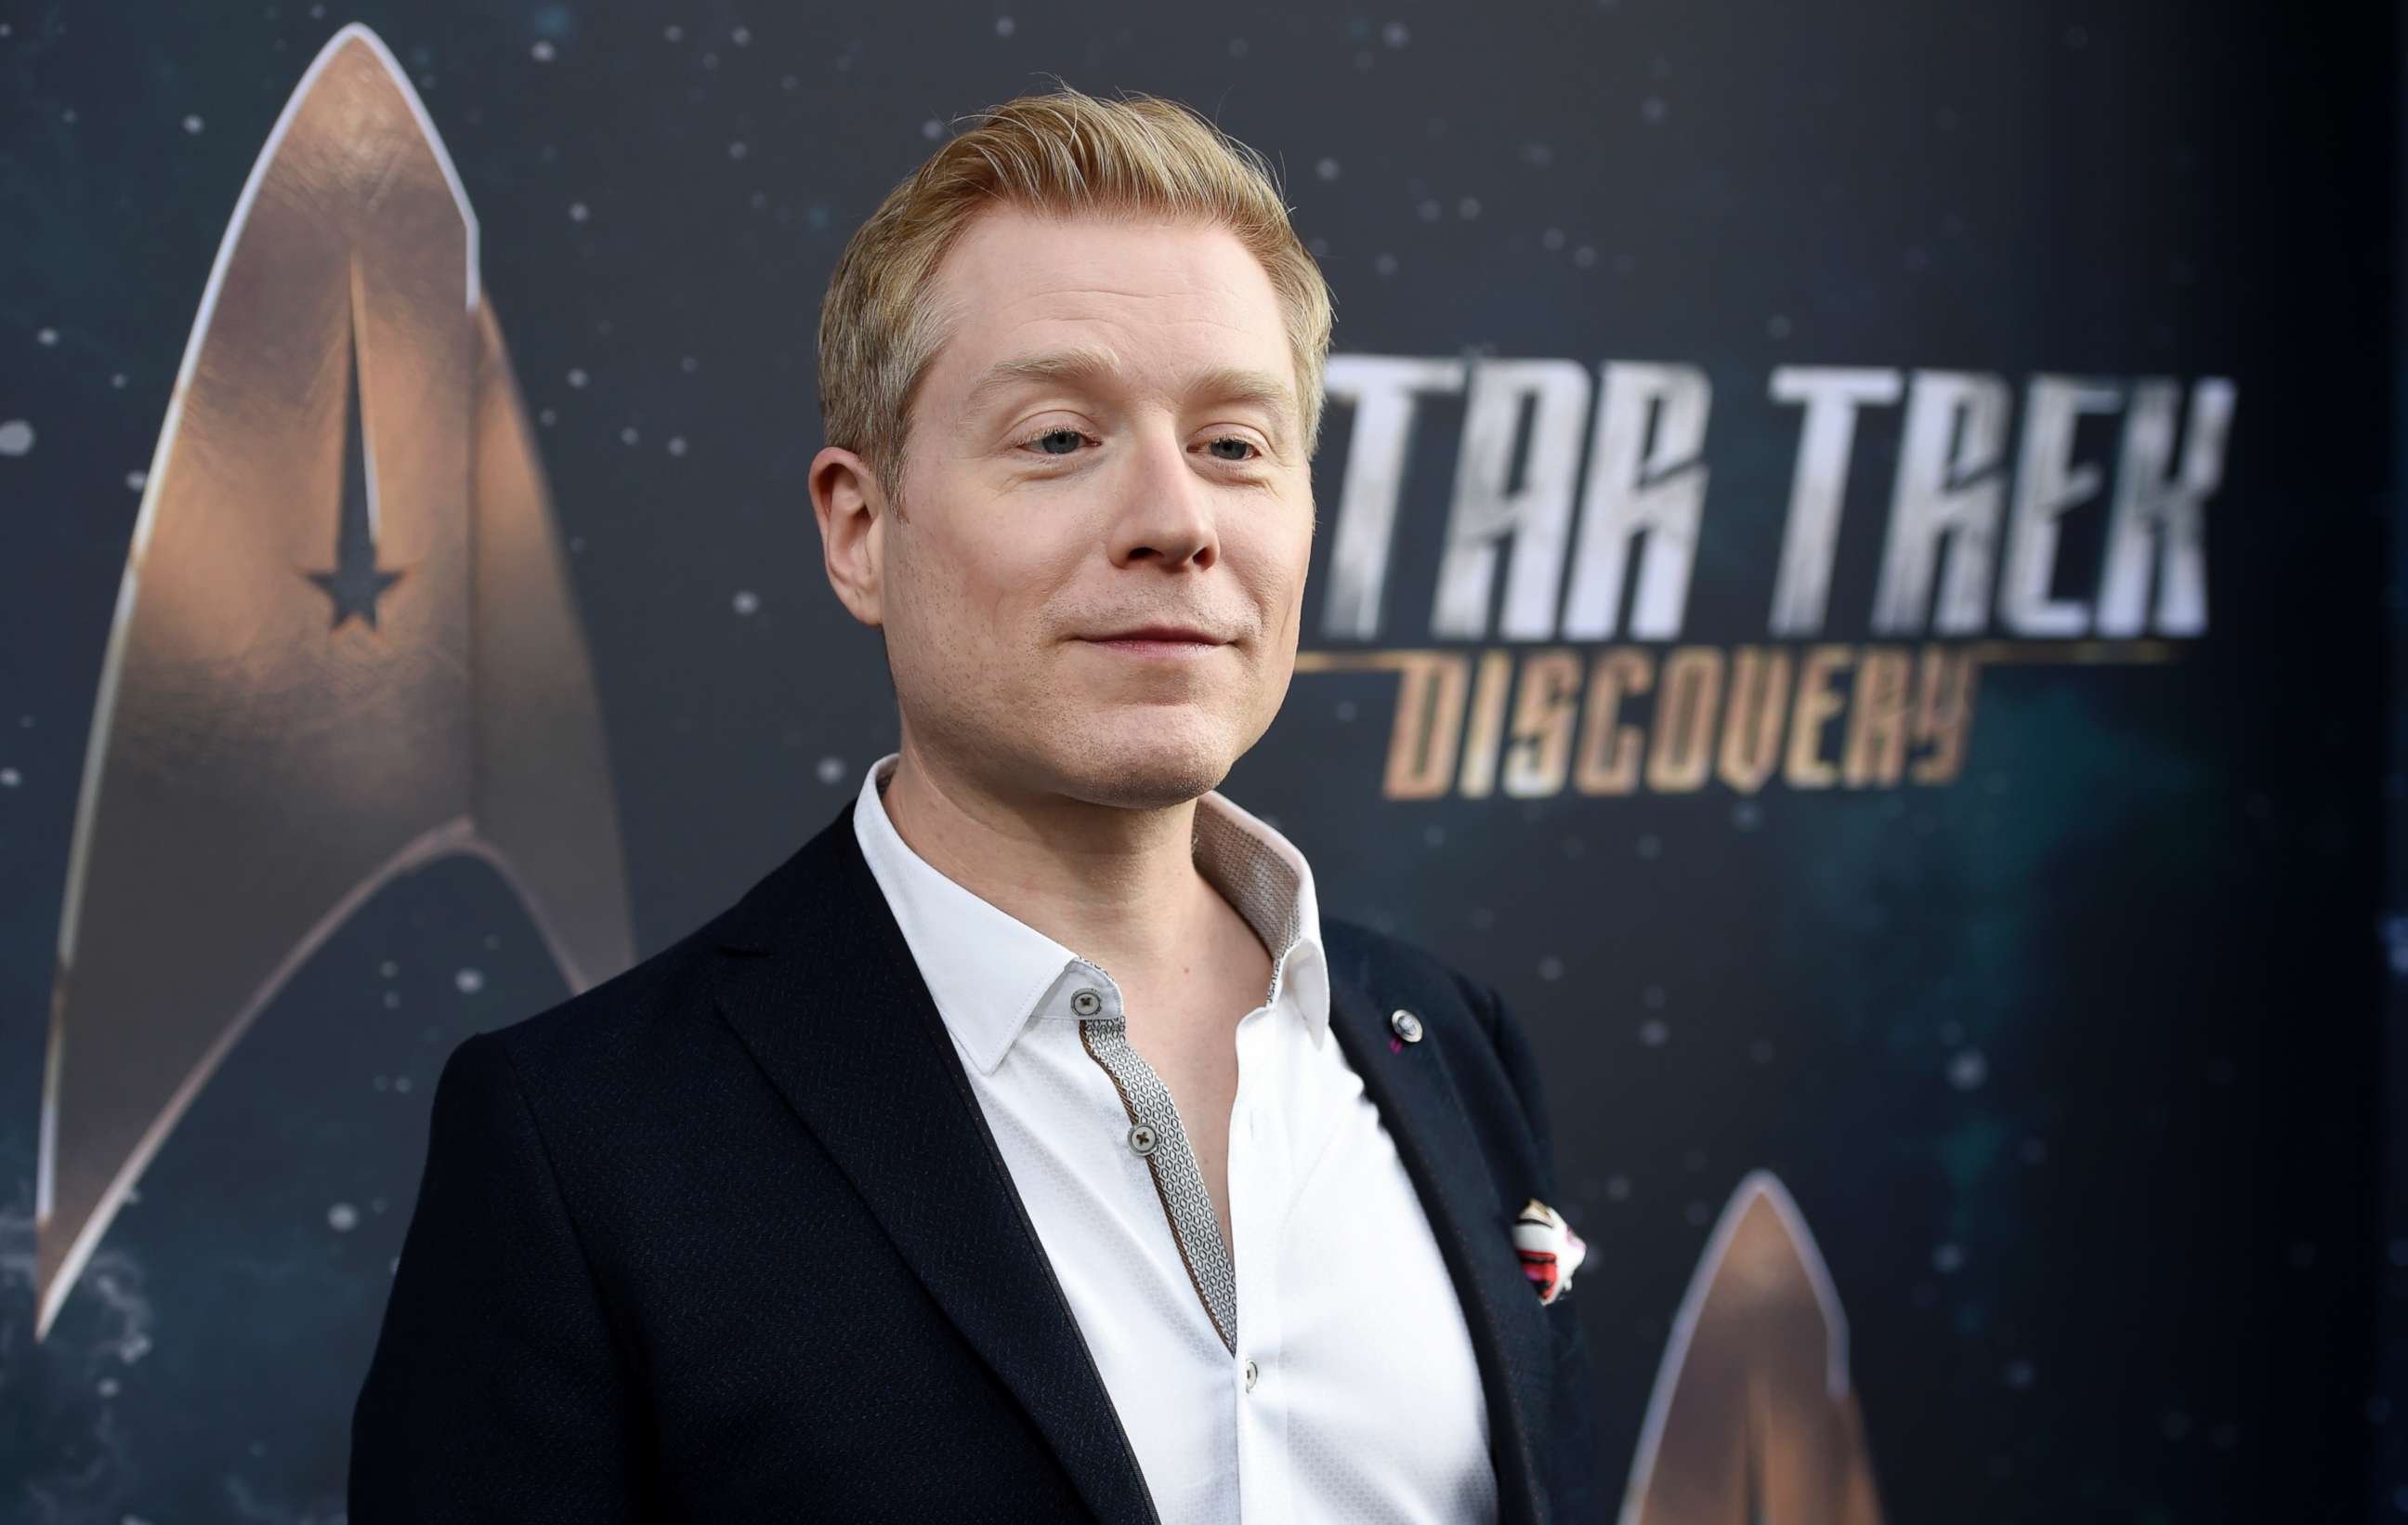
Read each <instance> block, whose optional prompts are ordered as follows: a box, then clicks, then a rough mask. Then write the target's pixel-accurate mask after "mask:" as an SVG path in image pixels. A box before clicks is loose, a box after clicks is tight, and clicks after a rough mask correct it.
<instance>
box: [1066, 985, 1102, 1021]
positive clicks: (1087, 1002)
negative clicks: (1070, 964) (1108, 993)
mask: <svg viewBox="0 0 2408 1525" xmlns="http://www.w3.org/2000/svg"><path fill="white" fill-rule="evenodd" d="M1103 1009H1104V998H1103V997H1101V996H1099V995H1097V994H1096V993H1095V992H1094V991H1093V990H1082V991H1080V992H1079V993H1078V994H1077V995H1074V996H1072V997H1071V998H1070V1010H1072V1011H1074V1012H1076V1013H1078V1014H1080V1015H1081V1016H1093V1015H1095V1014H1097V1012H1100V1011H1102V1010H1103Z"/></svg>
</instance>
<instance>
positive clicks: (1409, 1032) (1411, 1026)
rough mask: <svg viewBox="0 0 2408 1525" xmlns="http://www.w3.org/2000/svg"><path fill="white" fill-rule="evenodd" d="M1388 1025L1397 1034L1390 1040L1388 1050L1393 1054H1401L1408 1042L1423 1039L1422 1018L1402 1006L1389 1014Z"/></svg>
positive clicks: (1416, 1041)
mask: <svg viewBox="0 0 2408 1525" xmlns="http://www.w3.org/2000/svg"><path fill="white" fill-rule="evenodd" d="M1388 1026H1389V1027H1390V1028H1391V1029H1394V1030H1395V1032H1396V1034H1397V1035H1396V1036H1395V1037H1394V1038H1391V1039H1389V1040H1388V1052H1389V1053H1391V1054H1400V1053H1402V1052H1404V1047H1405V1045H1406V1044H1407V1043H1420V1042H1421V1041H1422V1019H1421V1018H1420V1017H1418V1016H1415V1015H1414V1014H1412V1013H1411V1012H1409V1011H1406V1010H1405V1009H1404V1008H1403V1007H1401V1006H1399V1007H1398V1008H1397V1009H1396V1010H1395V1011H1393V1012H1390V1013H1389V1014H1388Z"/></svg>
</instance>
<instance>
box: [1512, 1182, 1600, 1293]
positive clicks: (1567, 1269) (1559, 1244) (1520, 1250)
mask: <svg viewBox="0 0 2408 1525" xmlns="http://www.w3.org/2000/svg"><path fill="white" fill-rule="evenodd" d="M1513 1248H1514V1251H1515V1252H1516V1253H1517V1254H1519V1255H1520V1256H1521V1257H1522V1274H1523V1275H1525V1276H1527V1277H1528V1278H1530V1284H1531V1285H1532V1286H1533V1287H1536V1288H1538V1289H1539V1302H1540V1305H1541V1306H1542V1307H1543V1306H1544V1305H1546V1304H1548V1303H1551V1302H1555V1299H1557V1298H1559V1297H1561V1296H1563V1295H1564V1294H1565V1293H1566V1292H1569V1291H1570V1290H1571V1289H1572V1273H1573V1272H1575V1271H1578V1270H1579V1269H1580V1265H1581V1261H1583V1260H1584V1259H1587V1258H1588V1244H1587V1242H1586V1241H1584V1240H1583V1239H1582V1238H1581V1236H1580V1235H1578V1234H1576V1233H1574V1232H1572V1226H1571V1225H1570V1224H1569V1223H1566V1222H1565V1221H1564V1218H1563V1215H1562V1214H1560V1213H1558V1212H1556V1211H1555V1209H1554V1208H1552V1207H1549V1206H1548V1205H1547V1204H1546V1203H1545V1202H1542V1201H1539V1199H1538V1198H1536V1197H1533V1198H1531V1199H1530V1203H1529V1205H1528V1206H1527V1207H1525V1208H1523V1209H1522V1211H1521V1212H1519V1213H1517V1214H1515V1215H1514V1216H1513Z"/></svg>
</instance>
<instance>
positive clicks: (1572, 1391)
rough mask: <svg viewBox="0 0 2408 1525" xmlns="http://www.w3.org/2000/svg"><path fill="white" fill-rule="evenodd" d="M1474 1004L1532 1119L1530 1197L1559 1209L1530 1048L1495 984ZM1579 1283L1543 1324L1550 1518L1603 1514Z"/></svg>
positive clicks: (1592, 1247)
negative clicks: (1550, 1376)
mask: <svg viewBox="0 0 2408 1525" xmlns="http://www.w3.org/2000/svg"><path fill="white" fill-rule="evenodd" d="M1480 1010H1481V1015H1482V1019H1483V1021H1484V1023H1485V1024H1486V1025H1487V1026H1488V1028H1489V1033H1490V1037H1491V1038H1492V1040H1493V1041H1494V1042H1495V1043H1496V1046H1497V1059H1498V1063H1499V1064H1500V1065H1502V1066H1503V1067H1504V1070H1505V1075H1506V1078H1507V1079H1508V1080H1510V1081H1512V1085H1513V1092H1514V1095H1515V1096H1516V1097H1517V1098H1519V1099H1520V1101H1521V1103H1522V1114H1523V1115H1524V1117H1526V1118H1527V1120H1528V1122H1529V1125H1530V1138H1531V1140H1532V1142H1533V1144H1535V1146H1536V1148H1537V1152H1538V1160H1539V1185H1538V1189H1537V1190H1536V1191H1535V1192H1534V1193H1532V1195H1534V1196H1536V1197H1537V1198H1538V1199H1539V1200H1540V1201H1543V1202H1545V1203H1547V1204H1548V1205H1549V1206H1552V1207H1555V1209H1556V1210H1557V1211H1558V1212H1561V1211H1562V1210H1563V1208H1562V1199H1561V1198H1560V1197H1558V1196H1557V1195H1556V1179H1555V1136H1554V1129H1553V1127H1552V1126H1551V1124H1550V1123H1549V1121H1548V1117H1547V1102H1546V1094H1545V1087H1544V1086H1542V1085H1541V1082H1540V1079H1539V1061H1538V1057H1537V1056H1536V1055H1535V1054H1534V1053H1532V1052H1531V1049H1530V1041H1529V1038H1528V1036H1527V1034H1525V1033H1524V1032H1523V1030H1522V1025H1521V1023H1520V1022H1518V1021H1516V1020H1515V1019H1514V1016H1513V1014H1512V1011H1511V1010H1509V1009H1508V1008H1507V1006H1506V1004H1505V998H1504V997H1503V996H1502V995H1501V994H1499V993H1498V991H1497V990H1496V989H1495V988H1494V987H1493V986H1492V987H1488V988H1487V989H1486V992H1485V996H1484V1001H1483V1003H1482V1006H1481V1008H1480ZM1512 1205H1514V1206H1519V1205H1520V1204H1519V1203H1514V1204H1512ZM1566 1216H1570V1215H1566ZM1572 1227H1573V1228H1574V1229H1575V1230H1577V1229H1578V1228H1580V1225H1579V1224H1573V1225H1572ZM1582 1237H1583V1238H1584V1239H1586V1238H1588V1237H1589V1236H1588V1235H1586V1234H1583V1235H1582ZM1597 1252H1598V1245H1597V1244H1596V1242H1595V1241H1594V1240H1591V1242H1590V1244H1589V1254H1590V1256H1591V1257H1592V1258H1593V1257H1595V1256H1596V1254H1597ZM1588 1274H1589V1275H1590V1276H1592V1277H1595V1276H1596V1275H1597V1273H1596V1272H1595V1271H1590V1272H1589V1273H1588ZM1581 1285H1582V1283H1581V1279H1580V1275H1579V1274H1578V1273H1575V1275H1574V1277H1573V1287H1572V1290H1571V1291H1570V1293H1568V1294H1566V1296H1565V1299H1564V1301H1563V1302H1560V1303H1559V1304H1557V1305H1556V1306H1555V1307H1554V1308H1552V1309H1550V1310H1549V1311H1548V1315H1547V1323H1548V1328H1549V1329H1550V1331H1552V1332H1553V1335H1554V1348H1553V1354H1554V1357H1555V1389H1554V1402H1553V1405H1552V1412H1553V1417H1554V1428H1553V1440H1554V1446H1553V1460H1552V1463H1551V1481H1550V1487H1549V1491H1550V1492H1551V1494H1552V1496H1553V1499H1554V1503H1555V1510H1554V1518H1556V1519H1559V1520H1565V1521H1576V1520H1592V1519H1602V1518H1605V1516H1604V1515H1603V1514H1602V1513H1601V1512H1600V1509H1599V1505H1598V1499H1597V1470H1598V1468H1597V1412H1596V1401H1597V1400H1596V1394H1595V1391H1594V1390H1593V1388H1592V1387H1591V1380H1592V1379H1591V1375H1590V1372H1589V1357H1588V1339H1587V1336H1586V1335H1585V1334H1584V1332H1583V1331H1582V1328H1581V1317H1580V1312H1581V1309H1580V1289H1581Z"/></svg>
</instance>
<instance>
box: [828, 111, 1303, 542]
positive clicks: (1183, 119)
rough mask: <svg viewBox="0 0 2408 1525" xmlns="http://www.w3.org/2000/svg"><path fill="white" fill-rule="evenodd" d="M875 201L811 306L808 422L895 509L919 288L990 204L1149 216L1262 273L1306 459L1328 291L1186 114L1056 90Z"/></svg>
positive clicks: (926, 337) (1264, 170)
mask: <svg viewBox="0 0 2408 1525" xmlns="http://www.w3.org/2000/svg"><path fill="white" fill-rule="evenodd" d="M971 120H972V121H973V122H975V123H976V125H974V126H972V127H971V128H969V129H968V131H966V132H964V133H962V134H961V135H960V136H959V137H954V138H953V139H952V140H951V141H949V142H947V143H946V144H945V145H944V146H943V147H942V148H939V150H938V151H936V152H935V153H933V154H931V155H929V156H928V159H927V162H926V163H925V164H923V165H921V166H920V167H919V168H918V169H917V170H915V171H913V172H912V173H911V175H910V176H909V177H908V178H907V179H905V180H903V181H902V182H901V183H900V184H898V185H896V187H895V189H893V190H892V191H889V192H888V193H887V194H886V199H885V200H884V201H882V202H881V203H879V206H878V209H877V210H876V211H875V212H872V213H871V214H870V216H869V220H868V221H867V222H866V223H862V225H861V226H860V228H859V229H857V230H856V231H855V232H854V233H853V237H852V239H851V240H850V241H849V242H848V243H846V245H845V248H844V252H843V254H842V255H840V256H839V258H838V260H837V264H836V270H835V273H834V274H832V275H831V276H830V277H829V278H828V289H827V295H826V297H825V299H824V300H823V301H822V303H821V304H820V346H819V347H820V356H819V364H820V371H819V390H820V418H821V421H822V423H823V424H824V426H825V430H826V435H827V442H828V443H829V444H831V445H835V446H838V447H839V448H842V449H845V450H850V451H852V452H853V453H855V454H858V455H860V456H861V457H862V458H863V459H864V460H866V461H867V462H868V463H869V464H870V467H871V468H872V469H873V470H874V471H876V473H877V475H878V480H879V483H880V485H881V486H882V487H883V488H884V489H885V492H886V496H887V498H888V500H889V501H891V502H892V501H899V499H900V496H901V492H902V483H903V456H904V448H905V445H906V443H907V437H908V434H909V431H910V407H911V399H912V397H913V396H914V394H915V393H917V391H918V390H919V386H920V381H921V380H922V378H923V377H924V376H925V374H926V372H927V369H928V366H929V364H930V362H931V361H933V360H934V359H935V357H936V353H937V350H938V347H939V345H940V344H941V343H942V342H943V340H944V333H943V324H942V318H943V316H944V315H943V314H942V313H940V312H938V311H935V310H933V307H934V304H933V303H932V302H931V301H930V300H929V289H930V287H931V286H932V285H933V283H934V281H935V279H936V274H937V267H938V266H939V264H940V263H941V262H942V261H943V259H944V257H945V253H946V252H947V251H948V250H950V249H951V248H952V247H953V243H954V242H955V240H957V239H958V238H960V237H961V236H962V233H963V231H964V230H965V229H966V228H967V227H968V225H969V223H970V222H971V220H972V219H974V218H975V217H976V216H977V215H978V214H979V213H980V212H982V211H983V210H985V209H988V208H991V207H996V206H1011V207H1017V208H1024V209H1029V210H1033V211H1039V212H1045V213H1050V214H1054V215H1058V216H1065V217H1068V216H1075V215H1079V214H1082V213H1090V212H1093V213H1101V214H1105V215H1116V216H1159V217H1164V218H1168V219H1171V220H1174V221H1194V222H1198V223H1208V224H1213V225H1218V226H1221V227H1225V228H1226V229H1228V230H1229V231H1230V232H1231V233H1233V234H1235V235H1236V236H1237V237H1238V240H1239V241H1240V243H1242V244H1243V245H1244V246H1245V247H1246V249H1247V250H1248V251H1249V252H1251V253H1253V254H1254V257H1255V259H1257V260H1259V261H1260V262H1261V263H1262V266H1263V269H1264V272H1265V273H1266V274H1268V275H1269V277H1270V281H1271V286H1272V288H1273V289H1274V290H1275V291H1277V292H1278V294H1279V298H1280V307H1281V309H1282V313H1283V316H1284V318H1285V320H1286V325H1287V338H1288V348H1289V351H1290V353H1291V355H1292V356H1293V358H1294V360H1295V368H1296V379H1297V415H1298V423H1299V424H1301V425H1302V438H1303V440H1304V445H1305V453H1306V456H1307V458H1308V459H1309V458H1310V457H1311V455H1312V451H1313V449H1314V448H1315V447H1316V446H1317V445H1318V444H1319V442H1320V438H1321V412H1322V381H1321V377H1322V367H1323V365H1324V363H1325V362H1326V360H1327V358H1328V354H1329V329H1330V324H1331V323H1332V321H1333V314H1332V312H1331V309H1330V299H1329V286H1328V282H1327V281H1325V280H1323V279H1322V274H1321V267H1320V266H1317V265H1315V264H1314V263H1313V260H1312V255H1311V254H1310V253H1308V252H1306V251H1305V248H1304V245H1303V244H1302V243H1301V242H1299V241H1298V240H1297V236H1296V229H1295V228H1294V227H1293V226H1292V225H1290V223H1289V222H1288V217H1287V207H1286V204H1285V203H1284V201H1283V199H1282V192H1281V186H1280V182H1279V178H1278V176H1277V174H1276V173H1275V172H1274V171H1273V170H1272V168H1271V166H1270V165H1269V163H1268V162H1266V161H1265V160H1264V158H1263V156H1262V155H1261V154H1259V153H1257V152H1255V151H1254V150H1253V149H1251V148H1248V147H1247V146H1246V145H1244V144H1242V143H1240V142H1238V141H1237V140H1236V139H1235V138H1232V137H1229V136H1228V135H1227V134H1226V133H1224V132H1223V131H1222V130H1221V129H1220V128H1219V127H1217V126H1215V125H1214V124H1213V123H1211V122H1207V121H1206V120H1205V119H1204V118H1203V117H1201V116H1199V115H1197V113H1196V112H1195V111H1194V110H1192V109H1191V108H1187V107H1184V106H1182V105H1179V104H1178V103H1176V102H1173V101H1166V100H1161V99H1157V98H1156V97H1154V96H1151V95H1144V94H1125V95H1124V96H1123V97H1122V98H1121V99H1119V100H1101V99H1098V98H1097V97H1095V96H1092V95H1086V94H1081V93H1080V92H1078V91H1076V90H1073V89H1071V88H1069V87H1068V85H1063V86H1061V87H1060V88H1059V89H1058V90H1056V91H1055V92H1054V93H1052V94H1043V95H1023V96H1021V97H1020V98H1018V99H1017V100H1012V101H1007V102H1005V103H1004V104H1003V105H1001V106H998V107H996V108H993V109H991V110H988V111H984V112H982V113H979V114H978V115H977V116H976V117H974V118H972V119H971Z"/></svg>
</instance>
